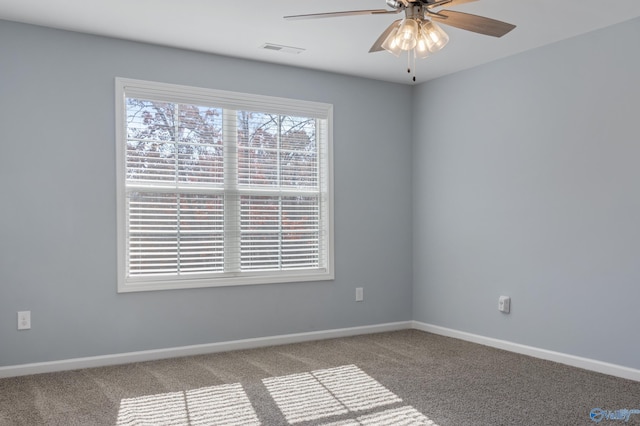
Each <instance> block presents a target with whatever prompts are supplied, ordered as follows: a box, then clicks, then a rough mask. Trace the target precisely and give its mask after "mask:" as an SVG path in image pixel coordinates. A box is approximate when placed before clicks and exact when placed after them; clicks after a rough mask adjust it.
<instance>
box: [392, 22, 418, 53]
mask: <svg viewBox="0 0 640 426" xmlns="http://www.w3.org/2000/svg"><path fill="white" fill-rule="evenodd" d="M419 31H420V29H419V28H418V22H417V21H416V20H415V19H407V18H405V19H403V20H402V23H401V24H400V27H399V28H398V33H397V34H396V37H395V40H396V43H397V44H398V46H400V49H402V50H411V49H413V48H414V47H415V46H416V38H417V36H418V32H419Z"/></svg>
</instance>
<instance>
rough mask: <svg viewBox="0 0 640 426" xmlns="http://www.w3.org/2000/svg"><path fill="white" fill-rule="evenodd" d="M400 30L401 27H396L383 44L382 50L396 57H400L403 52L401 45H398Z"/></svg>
mask: <svg viewBox="0 0 640 426" xmlns="http://www.w3.org/2000/svg"><path fill="white" fill-rule="evenodd" d="M398 28H399V26H397V27H395V28H394V29H393V31H391V33H390V34H389V35H388V36H387V38H386V39H385V40H384V41H383V42H382V48H383V49H384V50H386V51H387V52H389V53H391V54H392V55H394V56H400V52H402V49H401V48H400V45H399V44H398V43H396V35H398Z"/></svg>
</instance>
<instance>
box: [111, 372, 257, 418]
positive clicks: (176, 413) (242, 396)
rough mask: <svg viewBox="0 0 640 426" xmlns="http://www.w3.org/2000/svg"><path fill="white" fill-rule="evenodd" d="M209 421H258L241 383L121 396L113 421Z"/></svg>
mask: <svg viewBox="0 0 640 426" xmlns="http://www.w3.org/2000/svg"><path fill="white" fill-rule="evenodd" d="M211 424H216V425H220V426H245V425H246V426H254V425H256V426H257V425H260V421H259V420H258V417H257V415H256V413H255V411H254V410H253V407H252V405H251V402H250V401H249V398H248V397H247V394H246V393H245V391H244V389H243V388H242V385H240V383H234V384H230V385H221V386H211V387H206V388H200V389H192V390H188V391H186V392H169V393H163V394H159V395H147V396H141V397H138V398H127V399H123V400H122V401H120V410H119V411H118V421H117V423H116V425H117V426H135V425H166V426H178V425H193V426H199V425H211Z"/></svg>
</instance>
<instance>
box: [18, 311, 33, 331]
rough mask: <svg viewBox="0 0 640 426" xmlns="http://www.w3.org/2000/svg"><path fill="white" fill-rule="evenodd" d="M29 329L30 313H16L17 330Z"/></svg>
mask: <svg viewBox="0 0 640 426" xmlns="http://www.w3.org/2000/svg"><path fill="white" fill-rule="evenodd" d="M30 328H31V311H19V312H18V330H29V329H30Z"/></svg>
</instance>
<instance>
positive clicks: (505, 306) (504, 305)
mask: <svg viewBox="0 0 640 426" xmlns="http://www.w3.org/2000/svg"><path fill="white" fill-rule="evenodd" d="M498 310H499V311H500V312H504V313H505V314H508V313H509V312H510V311H511V298H510V297H509V296H500V298H499V299H498Z"/></svg>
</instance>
